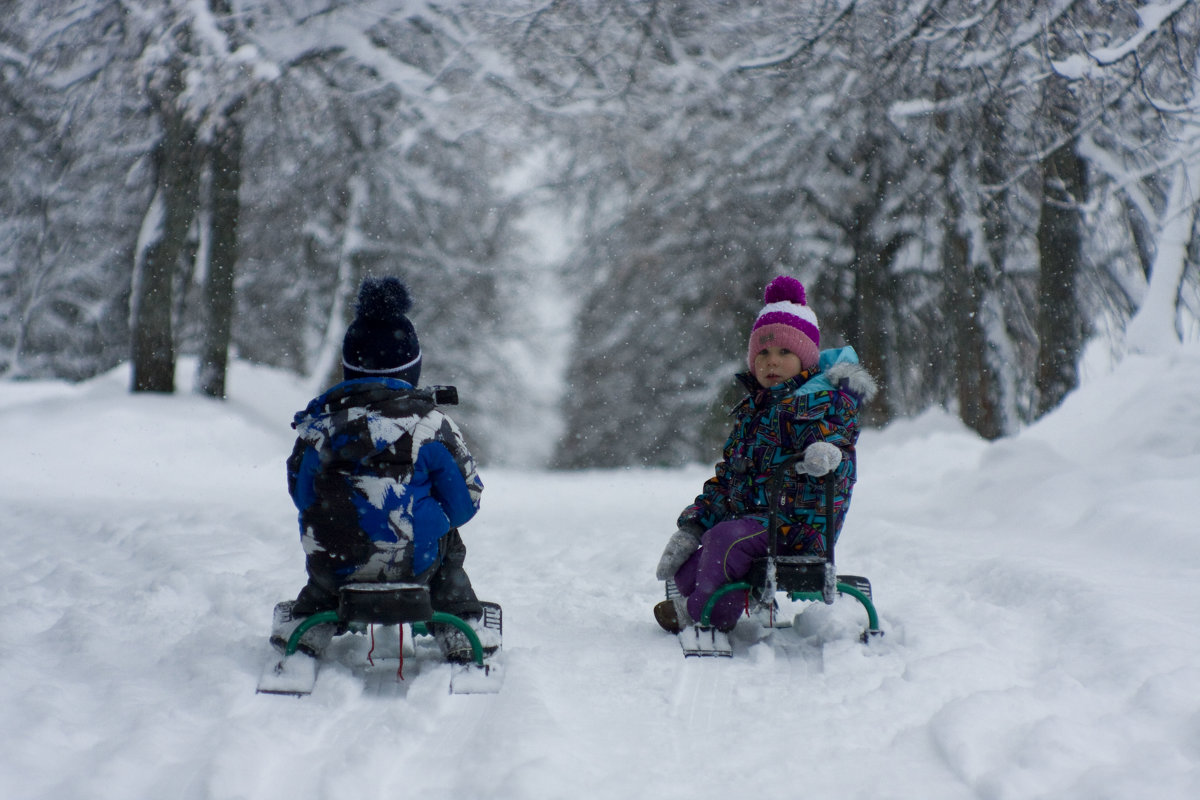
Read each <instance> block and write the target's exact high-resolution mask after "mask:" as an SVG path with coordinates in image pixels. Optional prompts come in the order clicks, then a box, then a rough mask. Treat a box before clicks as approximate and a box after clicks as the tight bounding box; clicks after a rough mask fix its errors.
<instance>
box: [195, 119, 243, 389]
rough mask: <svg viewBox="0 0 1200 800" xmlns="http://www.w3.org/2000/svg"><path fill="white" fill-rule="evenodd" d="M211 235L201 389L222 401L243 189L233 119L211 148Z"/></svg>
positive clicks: (239, 148) (236, 127) (239, 139)
mask: <svg viewBox="0 0 1200 800" xmlns="http://www.w3.org/2000/svg"><path fill="white" fill-rule="evenodd" d="M211 152H212V161H211V163H212V214H211V215H210V219H211V224H212V231H211V235H210V242H211V244H210V247H209V263H208V272H207V274H206V276H205V281H204V311H205V328H204V344H203V351H202V352H201V354H200V368H199V369H200V372H199V375H198V379H197V388H198V389H199V391H200V392H201V393H202V394H206V395H208V396H209V397H216V398H221V399H224V397H225V378H226V372H227V370H228V367H229V341H230V336H231V333H232V323H233V310H234V274H235V267H236V265H237V256H238V214H239V211H240V208H241V207H240V205H239V200H238V191H239V189H240V188H241V183H242V177H241V158H242V126H241V123H239V122H237V121H236V120H233V119H231V120H230V121H229V123H228V124H227V125H225V126H224V127H223V128H222V129H221V130H220V131H219V132H218V134H217V140H216V142H215V143H214V145H213V148H212V151H211Z"/></svg>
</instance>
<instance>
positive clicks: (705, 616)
mask: <svg viewBox="0 0 1200 800" xmlns="http://www.w3.org/2000/svg"><path fill="white" fill-rule="evenodd" d="M753 588H754V587H753V586H751V585H750V584H749V583H747V582H745V581H739V582H737V583H727V584H725V585H724V586H722V587H721V588H720V589H717V590H716V591H715V592H713V594H712V597H710V598H708V602H707V603H705V605H704V610H703V611H702V612H701V613H700V625H701V627H709V626H711V625H712V622H711V620H712V611H713V608H715V607H716V605H717V601H718V600H720V599H721V598H722V597H724V596H725V595H727V594H729V593H730V592H736V591H746V592H749V591H751V590H753ZM837 590H838V593H839V594H848V595H850V596H851V597H853V598H854V599H855V600H857V601H858V602H859V603H861V604H862V607H863V608H864V609H865V610H866V612H867V629H866V630H865V631H864V632H863V641H866V640H867V637H869V636H879V635H880V634H882V633H883V631H881V630H880V628H879V615H878V614H877V613H876V611H875V603H874V602H872V600H871V598H869V597H867V595H866V594H865V593H863V592H862V591H860V590H859V589H858V588H857V587H855V586H851V585H850V584H848V583H841V582H839V583H838V585H837ZM788 597H790V598H791V599H792V600H823V599H824V595H823V594H822V593H821V592H789V593H788Z"/></svg>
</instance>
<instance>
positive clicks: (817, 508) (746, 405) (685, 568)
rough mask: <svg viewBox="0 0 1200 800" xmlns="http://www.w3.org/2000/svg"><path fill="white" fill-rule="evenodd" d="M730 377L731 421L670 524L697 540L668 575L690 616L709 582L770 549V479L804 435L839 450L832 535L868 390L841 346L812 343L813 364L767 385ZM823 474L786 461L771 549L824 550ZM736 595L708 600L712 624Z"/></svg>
mask: <svg viewBox="0 0 1200 800" xmlns="http://www.w3.org/2000/svg"><path fill="white" fill-rule="evenodd" d="M738 379H739V380H740V381H741V382H742V384H743V385H744V386H745V387H746V389H747V391H748V394H747V396H746V397H745V398H744V399H743V400H742V401H741V402H740V403H739V404H738V405H737V406H736V407H735V408H734V410H733V416H734V424H733V430H732V432H731V433H730V434H729V438H728V440H726V442H725V447H724V449H723V451H722V458H721V461H720V463H718V464H717V468H716V474H715V475H714V476H713V477H712V478H709V479H708V480H707V481H706V482H705V483H704V488H703V490H702V491H701V493H700V494H699V495H698V496H697V497H696V499H695V501H694V502H693V503H692V504H691V505H690V506H688V507H687V508H686V509H684V511H683V513H682V514H680V516H679V521H678V523H677V524H678V525H679V527H681V528H688V529H690V530H692V531H693V532H695V533H696V534H697V535H698V536H700V542H701V546H700V549H699V550H697V551H696V552H695V553H693V554H692V556H691V557H690V558H688V560H687V561H685V562H684V563H683V565H682V566H681V567H680V568H679V570H678V571H677V572H676V573H675V584H676V586H677V587H678V589H679V591H680V592H681V593H682V594H683V595H684V596H685V597H686V598H687V606H688V613H689V614H690V615H691V617H692V619H696V620H698V619H700V615H701V613H702V611H703V609H704V606H705V604H706V603H707V602H708V600H709V598H710V597H711V596H712V594H713V593H714V592H715V591H716V590H717V589H719V588H720V587H721V586H723V585H725V584H727V583H730V582H733V581H738V580H741V579H742V578H744V577H745V576H746V575H747V574H748V573H749V571H750V565H751V563H752V562H753V561H754V559H756V558H761V557H763V556H765V555H767V554H768V553H769V552H770V544H771V543H770V541H769V540H768V532H767V529H768V525H769V510H768V503H769V492H770V490H771V481H772V479H773V477H774V475H775V473H776V472H777V469H778V467H779V465H780V464H782V463H783V462H784V461H787V460H788V459H790V458H793V457H795V456H798V455H800V454H801V453H803V452H804V450H805V448H807V447H808V446H809V445H810V444H813V443H814V442H829V443H830V444H832V445H835V446H836V447H837V448H838V449H840V450H841V451H842V462H841V464H839V465H838V467H837V468H836V470H835V471H834V474H835V480H836V495H835V498H834V521H833V536H834V541H835V542H836V541H837V536H838V534H839V533H840V532H841V528H842V523H843V522H844V521H845V516H846V511H847V509H848V508H849V505H850V494H851V492H852V490H853V489H854V483H855V480H856V478H857V472H856V469H857V464H856V457H855V444H856V443H857V441H858V432H859V431H858V409H859V405H860V404H861V403H862V401H863V400H864V399H865V398H869V397H870V396H871V395H873V394H874V391H875V382H874V380H873V379H872V378H871V377H870V375H868V374H867V372H866V370H864V369H863V368H862V366H860V365H859V363H858V356H857V354H856V353H855V352H854V349H853V348H850V347H843V348H839V349H835V350H825V351H822V353H821V354H820V359H819V361H818V363H817V368H816V371H814V372H810V373H801V374H800V375H798V376H796V377H795V378H792V379H791V380H789V381H786V382H784V383H782V384H779V385H778V386H773V387H771V388H769V389H764V388H762V387H761V386H759V385H758V382H757V381H756V380H755V379H754V378H753V377H752V376H750V375H749V374H740V375H738ZM823 480H824V479H823V478H816V477H812V476H809V475H805V474H797V473H796V472H795V471H794V470H787V473H786V474H785V475H784V477H783V480H782V489H781V492H782V494H781V500H782V501H781V503H780V505H779V508H778V511H777V526H778V528H777V530H778V534H777V536H778V542H777V547H778V551H777V552H779V553H789V552H790V553H795V554H822V553H824V551H825V540H824V536H825V532H826V529H827V526H828V520H827V519H826V518H825V517H826V514H825V494H824V485H823ZM745 600H746V598H745V592H731V593H729V594H726V595H724V596H723V597H722V598H721V599H720V600H718V601H717V605H716V606H715V607H714V609H713V612H712V616H711V621H712V624H713V625H715V626H717V627H718V628H722V629H729V628H732V627H733V625H734V624H735V623H736V622H737V618H738V616H739V615H740V613H741V610H742V608H743V606H744V604H745Z"/></svg>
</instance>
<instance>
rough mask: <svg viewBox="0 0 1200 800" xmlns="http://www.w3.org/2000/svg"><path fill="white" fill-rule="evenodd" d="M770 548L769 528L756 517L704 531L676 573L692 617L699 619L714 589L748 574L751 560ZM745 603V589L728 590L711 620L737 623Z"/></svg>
mask: <svg viewBox="0 0 1200 800" xmlns="http://www.w3.org/2000/svg"><path fill="white" fill-rule="evenodd" d="M769 549H770V547H769V542H768V541H767V531H766V529H765V528H763V526H762V525H761V524H760V523H759V522H757V521H756V520H753V519H730V520H726V521H724V522H719V523H717V524H716V525H714V526H712V527H711V528H709V529H708V530H707V531H705V533H704V536H702V537H701V538H700V549H699V550H697V551H696V552H694V553H692V555H691V557H690V558H689V559H688V560H687V561H685V562H683V566H681V567H680V568H679V570H678V571H677V572H676V573H675V586H676V587H677V588H678V589H679V591H680V593H682V594H683V596H684V597H686V598H687V609H688V614H690V615H691V617H692V619H694V620H695V621H697V622H699V621H700V615H701V614H702V613H703V611H704V606H705V605H706V604H707V603H708V599H709V598H710V597H712V595H713V593H714V592H715V591H717V589H720V588H721V587H722V586H724V585H725V584H727V583H731V582H733V581H739V580H741V579H742V578H744V577H746V574H747V573H749V572H750V564H751V562H753V561H754V559H756V558H762V557H763V556H765V555H767V552H768V551H769ZM745 605H746V593H745V592H744V591H743V592H729V593H728V594H726V595H723V596H722V597H721V599H720V600H718V601H717V604H716V606H714V607H713V610H712V616H711V618H710V619H709V622H711V623H712V624H713V625H714V626H716V627H717V628H720V629H721V630H729V629H730V628H732V627H733V626H734V625H735V624H736V623H737V620H738V617H739V616H741V613H742V609H743V608H745Z"/></svg>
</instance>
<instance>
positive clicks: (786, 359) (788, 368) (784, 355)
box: [754, 347, 802, 389]
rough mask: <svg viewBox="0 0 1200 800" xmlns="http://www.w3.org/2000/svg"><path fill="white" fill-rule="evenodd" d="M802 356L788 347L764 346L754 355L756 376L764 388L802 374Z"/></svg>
mask: <svg viewBox="0 0 1200 800" xmlns="http://www.w3.org/2000/svg"><path fill="white" fill-rule="evenodd" d="M801 369H802V367H801V366H800V356H798V355H796V354H795V353H793V352H792V351H791V350H788V349H787V348H786V347H764V348H763V349H762V350H759V351H758V353H757V354H756V355H755V356H754V377H755V379H756V380H757V381H758V385H759V386H762V387H763V388H764V389H769V388H771V387H772V386H778V385H779V384H781V383H783V382H784V381H786V380H791V379H792V378H794V377H796V376H797V375H799V374H800V370H801Z"/></svg>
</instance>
